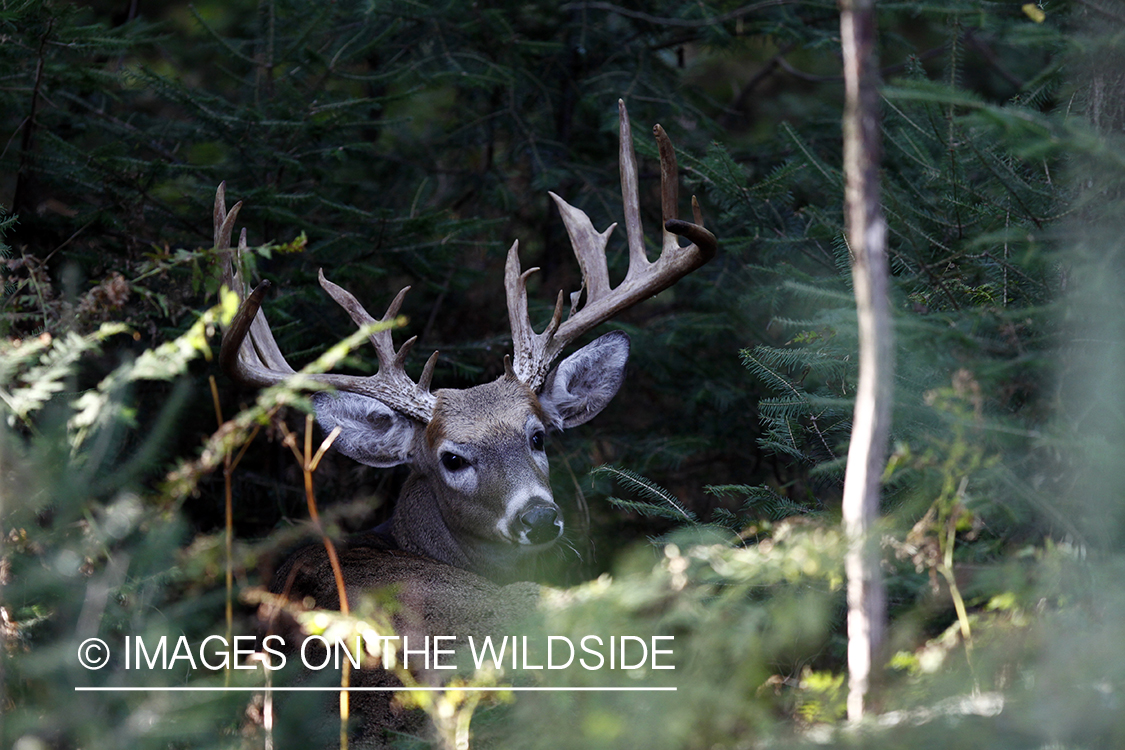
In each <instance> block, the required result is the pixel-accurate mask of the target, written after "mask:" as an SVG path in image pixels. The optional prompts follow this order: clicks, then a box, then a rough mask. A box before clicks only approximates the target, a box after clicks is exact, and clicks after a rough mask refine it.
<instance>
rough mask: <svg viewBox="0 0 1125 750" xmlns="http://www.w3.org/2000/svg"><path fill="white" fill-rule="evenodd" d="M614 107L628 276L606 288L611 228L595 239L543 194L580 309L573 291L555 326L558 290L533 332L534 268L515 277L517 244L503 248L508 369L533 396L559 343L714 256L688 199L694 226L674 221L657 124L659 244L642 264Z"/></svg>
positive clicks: (668, 162)
mask: <svg viewBox="0 0 1125 750" xmlns="http://www.w3.org/2000/svg"><path fill="white" fill-rule="evenodd" d="M617 108H618V112H619V114H620V117H621V136H620V138H621V145H620V161H621V196H622V199H623V200H624V203H625V232H626V235H627V238H628V241H629V271H628V273H627V274H626V275H625V280H624V281H622V282H621V283H620V284H619V285H618V286H617V288H616V289H614V288H612V287H610V283H609V271H608V269H607V266H606V256H605V247H606V242H607V241H608V240H609V236H610V234H611V233H612V232H613V230H614V228H615V227H616V226H617V224H610V225H609V227H608V228H607V229H606V230H605V231H604V232H600V233H599V232H597V231H595V230H594V226H593V224H592V223H591V221H590V217H588V216H587V215H586V214H585V213H584V212H583V211H580V210H579V209H577V208H575V207H573V206H571V205H570V204H569V203H567V202H566V201H564V200H563V199H562V198H560V197H559V196H557V195H555V194H554V193H550V195H551V197H552V198H554V199H555V204H556V205H557V206H558V208H559V213H560V214H561V215H562V219H563V223H564V224H565V225H566V231H567V234H568V235H570V244H571V245H572V247H573V248H574V255H575V256H576V257H577V259H578V265H579V267H580V268H581V269H582V285H583V287H584V288H585V290H586V303H585V304H584V305H583V306H582V309H580V310H577V309H576V308H577V305H578V301H579V297H580V295H581V292H580V291H579V292H575V293H573V294H572V295H571V313H570V316H569V317H568V318H567V320H566V321H565V322H563V321H562V307H563V293H562V292H561V291H560V292H559V297H558V301H557V302H556V304H555V313H554V315H553V316H552V317H551V322H550V323H548V324H547V328H546V329H544V331H543V332H542V333H535V330H534V329H533V328H532V325H531V320H530V318H529V317H528V313H527V277H528V276H530V275H531V274H532V273H534V272H535V271H538V270H539V269H538V268H529V269H528V270H526V271H522V272H521V270H520V261H519V241H516V242H515V243H513V244H512V247H511V248H510V249H509V250H508V261H507V265H506V267H505V272H504V286H505V289H506V294H507V298H508V320H509V322H510V324H511V327H512V343H513V345H514V348H515V362H514V365H513V371H514V372H515V374H516V376H517V377H519V379H520V380H522V381H523V382H524V383H526V384H527V385H528V386H529V387H530V388H531V389H532V390H533V391H537V390H538V389H539V387H540V386H541V385H542V384H543V383H544V381H545V380H546V377H547V372H548V370H549V369H550V367H551V364H552V363H553V362H554V361H555V359H556V358H557V357H558V355H559V353H560V352H562V350H563V349H564V348H565V347H566V345H567V344H569V343H570V342H571V341H573V340H574V339H576V338H578V337H579V336H581V335H582V334H583V333H585V332H586V331H589V330H590V329H591V328H593V327H594V326H596V325H598V324H599V323H602V322H604V321H606V320H608V319H610V318H612V317H613V316H614V315H616V314H617V313H619V312H621V311H622V310H625V309H627V308H629V307H632V306H633V305H635V304H637V303H638V302H640V301H641V300H643V299H646V298H648V297H651V296H652V295H654V294H657V293H658V292H661V291H663V290H665V289H667V288H668V287H670V286H672V284H674V283H676V282H677V281H678V280H680V279H681V278H682V277H684V276H686V275H687V274H689V273H691V272H692V271H694V270H695V269H697V268H699V267H700V266H702V265H703V264H704V263H706V262H707V261H709V260H711V258H713V257H715V252H716V250H717V249H718V242H717V240H716V239H715V235H713V234H711V232H709V231H707V230H706V229H704V228H703V213H702V211H700V208H699V202H698V201H696V199H695V198H694V197H692V199H691V207H692V213H693V214H694V218H695V223H690V222H686V221H681V220H680V219H679V218H677V217H678V213H677V203H678V198H679V170H678V169H677V167H676V152H675V150H674V149H673V148H672V142H671V141H670V140H669V139H668V135H667V133H665V132H664V128H662V127H660V126H659V125H657V126H655V127H654V128H653V134H654V135H655V136H656V144H657V148H658V149H659V151H660V191H661V210H662V215H663V218H664V241H663V249H662V251H661V254H660V257H659V258H657V259H656V260H655V261H649V259H648V256H647V255H646V254H645V249H644V230H643V229H642V227H641V209H640V198H639V196H638V189H637V158H636V155H635V154H634V152H633V136H632V130H631V128H630V127H629V114H628V112H626V110H625V102H623V101H621V100H618V102H617ZM677 235H678V236H680V237H685V238H686V239H688V240H690V241H691V243H692V244H691V245H689V246H687V247H680V243H679V240H678V239H677Z"/></svg>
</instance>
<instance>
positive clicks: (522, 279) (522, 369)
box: [504, 196, 608, 390]
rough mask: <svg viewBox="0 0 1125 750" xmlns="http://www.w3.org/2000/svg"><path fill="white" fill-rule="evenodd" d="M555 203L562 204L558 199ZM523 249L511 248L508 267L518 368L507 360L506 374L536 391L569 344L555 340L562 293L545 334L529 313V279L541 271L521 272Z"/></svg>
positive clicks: (517, 245) (510, 319)
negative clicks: (532, 321)
mask: <svg viewBox="0 0 1125 750" xmlns="http://www.w3.org/2000/svg"><path fill="white" fill-rule="evenodd" d="M555 199H556V200H561V199H560V198H558V197H557V196H556V197H555ZM607 236H608V234H607ZM519 249H520V243H519V240H516V241H515V242H513V243H512V246H511V247H510V248H508V260H507V262H506V263H505V265H504V291H505V295H506V296H507V299H508V323H509V325H510V326H511V328H512V345H513V347H514V354H515V364H514V365H513V364H512V363H511V362H510V361H509V360H508V358H507V356H505V358H504V371H505V372H506V373H507V374H509V375H515V377H517V378H519V380H521V381H522V382H524V383H527V384H528V385H529V386H530V387H531V388H532V389H533V390H535V389H537V388H538V387H539V385H541V384H542V383H543V381H544V380H545V379H546V377H547V371H548V369H549V368H550V366H551V362H553V361H554V359H555V357H557V356H558V354H559V352H560V351H562V349H563V347H564V346H566V342H565V341H556V339H555V333H556V332H557V331H558V329H559V324H560V323H561V322H562V308H563V293H562V290H559V296H558V299H557V300H556V302H555V312H554V314H553V315H552V316H551V322H550V323H548V324H547V328H546V329H544V331H543V332H542V333H536V332H535V329H534V328H532V326H531V318H530V316H529V315H528V312H527V277H528V276H530V275H531V274H533V273H535V272H536V271H538V270H539V269H538V268H529V269H527V270H526V271H522V272H521V270H520V256H519ZM603 265H604V262H603Z"/></svg>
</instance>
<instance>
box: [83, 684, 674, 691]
mask: <svg viewBox="0 0 1125 750" xmlns="http://www.w3.org/2000/svg"><path fill="white" fill-rule="evenodd" d="M676 689H677V688H674V687H429V686H427V687H414V688H408V687H346V688H345V687H340V686H339V685H337V686H335V687H321V686H316V687H288V686H287V687H272V688H271V687H185V686H180V687H75V688H74V691H75V692H76V693H140V692H144V693H157V692H159V693H223V692H230V693H264V692H268V691H272V692H275V693H337V692H340V691H341V690H347V691H348V692H351V693H357V692H364V693H409V692H415V691H416V692H426V693H435V692H446V691H450V690H460V691H462V692H466V693H501V692H527V693H530V692H543V693H581V692H589V693H597V692H649V693H654V692H675V691H676Z"/></svg>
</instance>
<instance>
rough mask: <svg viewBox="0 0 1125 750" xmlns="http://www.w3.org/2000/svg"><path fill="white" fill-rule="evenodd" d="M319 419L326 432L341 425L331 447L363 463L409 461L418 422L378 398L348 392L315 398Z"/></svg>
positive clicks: (378, 463)
mask: <svg viewBox="0 0 1125 750" xmlns="http://www.w3.org/2000/svg"><path fill="white" fill-rule="evenodd" d="M312 401H313V406H315V407H316V421H317V422H319V423H320V427H321V429H323V430H324V431H325V432H326V433H327V432H330V431H332V430H333V429H334V428H336V427H339V428H340V434H339V436H338V437H337V438H336V442H334V443H333V444H332V446H333V447H334V448H335V449H336V450H338V451H340V452H341V453H343V454H344V455H345V456H348V457H349V458H354V459H355V460H356V461H359V462H360V463H361V464H367V465H368V466H377V467H380V468H383V467H387V466H398V465H399V464H404V463H406V462H407V461H409V460H410V448H411V446H412V445H413V444H414V432H415V430H417V429H418V427H419V424H418V423H417V422H415V421H414V420H413V419H411V418H410V417H407V416H405V415H403V414H400V413H398V412H397V411H395V410H394V409H392V408H391V407H389V406H387V405H386V404H384V403H383V402H382V401H379V400H378V399H375V398H372V397H370V396H362V395H360V394H357V393H347V392H343V391H340V392H335V393H331V392H327V391H325V392H321V393H317V394H315V395H314V396H313V397H312Z"/></svg>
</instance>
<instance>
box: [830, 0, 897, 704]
mask: <svg viewBox="0 0 1125 750" xmlns="http://www.w3.org/2000/svg"><path fill="white" fill-rule="evenodd" d="M840 11H841V12H840V38H841V41H842V43H843V52H844V85H845V93H846V102H845V107H844V174H845V176H846V179H847V187H846V190H845V212H846V222H847V235H848V243H849V245H850V247H851V254H852V283H853V286H854V288H855V303H856V312H857V316H858V319H859V383H858V386H857V388H856V399H855V415H854V417H853V420H852V435H851V447H850V448H849V449H848V466H847V473H846V475H845V478H844V502H843V506H844V507H843V515H844V530H845V532H846V534H847V536H848V554H847V558H846V559H845V561H844V568H845V573H846V575H847V579H848V719H849V721H858V720H859V719H860V718H862V716H863V711H864V702H865V698H866V696H867V691H868V688H869V686H870V681H871V673H872V666H873V665H874V664H875V662H876V659H877V656H878V653H879V651H880V649H881V646H882V641H883V632H884V630H885V622H884V620H885V618H886V592H885V590H884V584H883V576H882V573H881V571H880V570H879V547H878V540H877V539H875V538H872V534H871V531H872V529H873V527H874V524H875V520H876V518H877V516H878V512H879V488H880V480H881V478H882V474H883V468H884V466H885V465H886V450H887V433H888V431H889V428H890V418H891V398H892V394H893V383H892V378H893V377H894V362H893V341H892V333H891V322H890V310H889V306H888V302H887V255H886V248H885V239H886V224H885V222H884V220H883V214H882V211H881V209H880V206H879V159H880V138H879V91H878V67H877V63H876V59H875V2H874V0H840Z"/></svg>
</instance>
